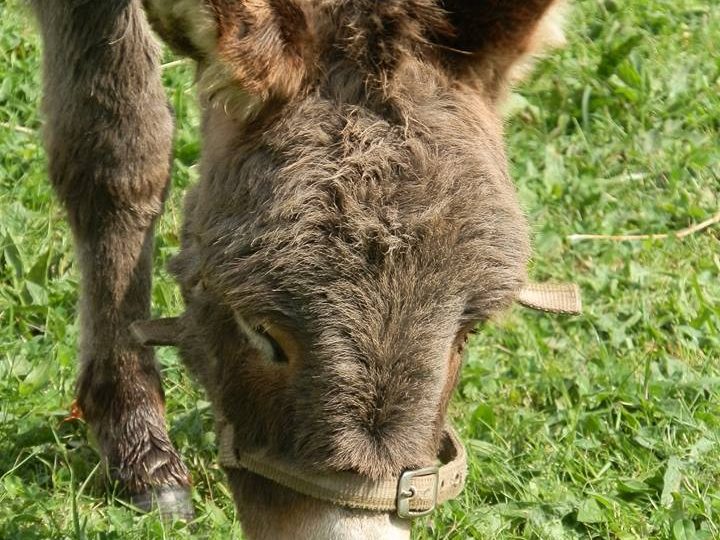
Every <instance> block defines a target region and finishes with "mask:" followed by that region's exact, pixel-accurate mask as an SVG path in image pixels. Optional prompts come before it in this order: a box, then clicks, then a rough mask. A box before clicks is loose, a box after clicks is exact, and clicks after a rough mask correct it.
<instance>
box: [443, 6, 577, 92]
mask: <svg viewBox="0 0 720 540" xmlns="http://www.w3.org/2000/svg"><path fill="white" fill-rule="evenodd" d="M440 5H441V6H442V7H443V8H444V9H445V10H446V12H447V14H448V18H449V21H450V23H451V25H452V27H453V30H454V31H453V33H452V35H451V36H449V37H442V38H441V42H440V44H441V45H442V46H444V47H445V48H446V51H447V52H446V58H445V59H446V61H447V62H448V65H449V66H450V68H451V69H452V70H454V71H455V72H456V73H457V74H458V75H459V76H460V77H461V78H476V79H480V82H481V83H482V84H483V85H485V86H486V87H487V88H488V89H489V90H490V91H491V92H493V93H497V92H499V91H500V90H501V88H502V87H503V85H504V84H505V83H506V82H508V81H512V80H513V79H516V78H518V76H519V75H521V74H522V72H523V71H524V68H525V67H526V65H527V62H528V60H529V59H531V58H532V56H533V55H537V54H538V53H540V52H541V51H542V50H543V49H544V48H545V47H548V46H557V45H560V44H562V43H563V33H562V19H563V17H562V14H563V12H564V9H563V8H564V5H565V2H564V0H440Z"/></svg>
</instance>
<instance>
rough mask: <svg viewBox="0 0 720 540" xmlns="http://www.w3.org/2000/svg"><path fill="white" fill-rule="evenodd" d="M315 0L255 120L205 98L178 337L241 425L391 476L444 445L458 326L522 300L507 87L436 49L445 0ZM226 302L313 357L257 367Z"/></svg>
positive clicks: (293, 454)
mask: <svg viewBox="0 0 720 540" xmlns="http://www.w3.org/2000/svg"><path fill="white" fill-rule="evenodd" d="M260 3H262V2H260ZM251 4H252V2H248V5H251ZM272 4H273V2H269V3H268V6H271V5H272ZM313 5H314V6H315V8H318V9H321V11H320V12H321V13H323V15H322V18H321V19H318V20H321V21H325V23H324V24H325V26H323V27H322V28H320V29H318V28H317V25H318V24H319V23H318V21H317V20H315V21H310V22H309V24H308V28H313V24H315V31H314V39H315V41H314V42H313V50H314V51H315V54H316V55H317V56H316V57H315V59H316V61H315V63H313V64H312V65H309V64H307V63H306V64H304V65H303V68H302V69H303V70H304V73H303V75H302V76H301V78H302V80H303V81H304V82H303V83H302V85H300V86H298V82H297V80H296V79H293V81H294V82H293V85H294V86H293V88H299V89H298V90H297V91H295V90H293V91H292V92H290V93H289V94H288V92H280V93H278V96H280V95H282V98H280V97H276V98H275V99H273V98H272V95H273V92H268V93H267V94H266V96H265V100H264V101H262V105H261V106H259V108H258V109H257V110H254V111H253V114H252V115H251V118H250V120H248V117H247V115H244V116H243V117H242V120H240V119H239V118H240V117H239V116H234V115H233V114H231V113H228V110H227V109H226V108H225V107H224V106H223V104H219V103H217V102H213V100H212V99H209V101H208V103H207V109H206V113H205V119H204V126H205V127H204V138H205V147H206V150H205V152H204V163H203V171H202V175H203V179H202V182H201V183H200V184H199V185H198V186H197V187H196V188H195V189H194V190H193V191H192V193H190V194H189V196H188V202H187V217H186V219H187V221H186V224H185V231H184V238H183V248H182V251H181V253H180V254H179V255H178V257H177V258H176V259H175V261H174V262H173V271H174V272H175V273H176V275H177V276H178V279H179V281H180V282H181V284H182V285H183V288H184V292H185V295H186V298H187V300H188V314H187V315H186V321H187V322H188V328H189V330H188V331H187V336H185V341H186V346H185V349H186V350H185V353H186V356H187V357H188V358H189V359H190V360H189V363H190V364H191V367H193V368H194V369H195V371H196V372H198V374H199V376H200V378H201V380H203V381H204V383H205V385H206V386H207V387H208V390H209V394H210V396H211V398H212V399H213V400H214V402H215V403H216V404H217V406H218V407H219V409H220V411H221V413H222V414H223V415H224V416H225V417H226V418H227V419H228V420H229V421H231V422H234V423H235V424H236V426H237V427H238V429H237V432H238V433H239V434H240V435H239V437H240V440H239V441H238V444H247V445H253V444H263V445H267V446H270V447H271V448H274V449H275V450H276V451H277V452H279V453H281V454H283V456H284V457H286V458H290V459H295V460H299V461H301V462H305V463H306V464H308V465H309V466H312V467H317V468H332V469H337V470H357V471H360V472H363V473H365V474H368V475H371V476H380V475H384V474H389V473H392V472H397V471H398V470H400V469H402V468H406V467H409V466H418V465H423V464H424V462H427V460H428V459H430V458H432V456H433V455H434V452H435V450H436V448H437V438H438V436H439V426H440V425H441V424H442V422H443V419H444V415H445V410H446V407H447V394H448V392H447V389H448V387H451V386H452V383H453V381H454V379H455V377H456V371H457V369H456V368H457V359H456V358H455V357H456V356H457V348H458V342H459V340H461V339H462V337H463V336H464V334H465V333H466V332H467V330H468V329H469V328H471V327H472V325H473V324H474V323H476V322H478V321H482V320H484V319H486V318H488V317H489V316H490V315H491V314H493V313H494V312H496V311H498V310H500V309H503V308H505V307H506V306H508V305H509V304H510V302H511V301H512V300H513V298H514V296H515V294H516V292H517V291H518V290H519V288H520V287H521V286H522V284H523V282H524V280H525V267H526V263H527V258H528V253H529V246H528V234H527V228H526V223H525V220H524V218H523V216H522V213H521V211H520V209H519V205H518V203H517V200H516V197H515V193H514V188H513V186H512V184H511V182H510V180H509V178H508V175H507V170H506V158H505V155H504V152H503V147H502V142H501V139H502V134H501V121H500V120H499V118H498V117H497V114H496V112H495V110H494V109H495V107H494V101H493V100H494V97H492V96H490V95H489V94H492V95H493V96H494V95H495V90H493V91H492V92H486V93H482V92H478V91H477V85H471V84H469V83H466V82H463V81H462V79H461V77H460V75H459V74H458V73H459V70H460V69H461V68H460V67H459V65H456V66H455V68H456V69H457V70H458V71H456V72H452V71H449V70H448V69H447V68H446V67H443V66H442V65H441V64H440V63H438V62H437V57H435V56H434V54H435V53H432V52H431V51H430V49H427V50H426V45H427V42H428V41H429V40H430V39H431V38H432V39H438V36H443V35H450V34H449V33H448V32H449V31H448V28H447V21H446V19H445V18H444V17H443V12H442V11H441V10H440V9H439V5H438V4H437V3H436V2H434V1H430V0H417V1H412V2H398V1H394V0H388V1H387V2H369V1H358V2H347V1H342V2H341V1H339V0H334V1H330V0H325V1H323V2H317V3H314V4H313ZM411 8H412V9H411ZM413 9H414V11H413ZM310 12H313V11H312V10H311V11H310ZM306 13H307V12H306ZM296 15H297V13H296V12H293V17H295V16H296ZM275 17H276V19H277V20H280V21H281V19H282V14H281V13H278V12H275ZM263 20H264V21H265V19H263ZM265 22H267V21H265ZM264 24H265V23H264ZM248 28H249V30H248V32H251V31H252V25H251V24H250V25H249V27H248ZM279 35H283V33H282V32H280V34H279ZM221 42H222V38H221ZM288 43H289V44H288V45H287V47H286V48H285V49H283V50H290V49H292V43H291V42H288ZM483 46H485V45H483ZM235 53H236V54H241V51H240V48H239V46H238V48H236V49H235ZM293 54H295V53H293ZM298 54H301V55H305V54H307V51H305V50H304V51H303V52H301V53H298ZM296 60H297V58H296V57H294V59H293V62H292V64H291V66H297V61H296ZM256 67H257V66H256ZM455 68H453V69H455ZM243 69H244V71H243V73H248V72H249V71H248V68H247V66H245V67H244V68H243ZM258 69H259V68H258ZM266 75H267V74H266ZM286 75H287V74H286ZM271 78H272V77H271ZM285 78H287V77H285ZM268 80H269V79H268ZM273 80H284V78H283V77H276V78H275V79H273ZM258 84H260V83H258ZM286 90H287V89H286ZM234 316H241V317H242V318H243V319H245V320H247V321H250V322H251V323H252V322H253V321H255V322H263V321H270V322H271V323H272V324H276V325H280V326H282V327H283V328H286V329H287V330H288V331H289V332H290V334H291V335H292V336H293V337H294V339H295V340H296V341H297V342H298V344H299V349H300V351H301V358H300V359H299V360H298V361H297V362H294V363H292V364H291V365H290V366H285V367H278V366H273V367H267V366H265V367H261V366H259V365H258V359H257V354H255V353H253V351H252V350H251V349H252V346H251V344H250V342H249V341H248V339H247V337H246V336H244V335H243V333H242V332H241V331H239V330H238V328H237V325H235V324H234V323H233V322H232V321H233V317H234ZM193 358H194V359H195V360H193Z"/></svg>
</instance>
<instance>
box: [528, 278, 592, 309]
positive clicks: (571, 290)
mask: <svg viewBox="0 0 720 540" xmlns="http://www.w3.org/2000/svg"><path fill="white" fill-rule="evenodd" d="M517 301H518V302H519V303H520V304H522V305H523V306H525V307H529V308H531V309H537V310H540V311H546V312H548V313H564V314H568V315H579V314H580V313H582V299H581V297H580V288H579V287H578V286H577V285H576V284H575V283H529V284H528V285H526V286H525V287H524V288H523V289H522V290H521V291H520V293H519V294H518V297H517Z"/></svg>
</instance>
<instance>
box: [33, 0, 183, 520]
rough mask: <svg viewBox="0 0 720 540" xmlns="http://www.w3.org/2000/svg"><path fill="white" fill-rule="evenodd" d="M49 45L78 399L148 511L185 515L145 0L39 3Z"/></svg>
mask: <svg viewBox="0 0 720 540" xmlns="http://www.w3.org/2000/svg"><path fill="white" fill-rule="evenodd" d="M33 5H34V7H35V10H36V13H37V16H38V19H39V21H40V25H41V29H42V35H43V41H44V72H45V79H44V80H45V99H44V109H45V117H46V129H45V137H46V147H47V152H48V157H49V164H50V165H49V166H50V178H51V180H52V183H53V185H54V187H55V190H56V192H57V194H58V196H59V197H60V199H61V200H62V201H63V203H64V205H65V207H66V209H67V213H68V216H69V220H70V224H71V227H72V231H73V235H74V238H75V244H76V250H77V255H78V259H79V262H80V270H81V274H82V292H81V304H82V310H81V345H80V351H81V373H80V378H79V382H78V399H79V403H80V406H81V407H82V410H83V412H84V415H85V418H86V419H87V421H88V423H89V424H90V426H91V428H92V430H93V431H94V433H95V435H96V437H97V439H98V441H99V443H100V446H101V450H102V452H103V455H104V458H105V459H106V460H107V463H108V465H109V467H110V469H111V471H112V473H113V475H114V476H115V477H116V478H117V479H118V480H119V482H120V485H121V487H122V488H123V489H124V490H125V492H126V493H127V494H128V495H130V496H131V497H132V498H133V500H135V501H136V503H137V504H138V505H140V506H145V507H149V504H150V501H151V500H152V498H153V496H155V497H157V499H158V502H159V504H160V506H161V511H164V512H165V513H170V514H182V515H187V513H188V512H191V507H190V506H189V497H188V493H189V490H188V485H189V479H188V471H187V469H186V468H185V466H184V465H183V463H182V461H181V459H180V457H179V456H178V454H177V452H176V451H175V449H174V448H173V446H172V443H171V442H170V440H169V438H168V434H167V431H166V428H165V420H164V404H163V403H164V402H163V392H162V387H161V382H160V376H159V373H158V369H157V366H156V364H155V360H154V357H153V353H152V351H151V350H149V349H146V348H144V347H141V346H139V345H137V344H135V343H134V342H133V340H132V338H131V337H130V333H129V330H128V327H129V325H130V324H131V323H132V322H133V321H135V320H138V319H147V318H148V316H149V305H150V287H151V265H152V261H151V256H152V253H151V252H152V244H153V226H154V223H155V220H156V218H157V216H158V215H159V214H160V212H161V210H162V205H163V199H164V197H165V192H166V188H167V183H168V178H169V168H170V152H171V138H172V119H171V114H170V111H169V110H168V107H167V105H166V100H165V96H164V94H163V90H162V86H161V84H160V76H159V64H158V54H159V51H158V48H157V46H156V44H155V43H154V41H153V40H152V38H151V36H150V34H149V31H148V28H147V25H146V22H145V19H144V15H143V13H142V10H141V7H140V2H139V0H103V1H101V2H99V1H92V0H91V1H86V0H62V1H59V0H34V3H33Z"/></svg>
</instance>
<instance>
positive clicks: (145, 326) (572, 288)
mask: <svg viewBox="0 0 720 540" xmlns="http://www.w3.org/2000/svg"><path fill="white" fill-rule="evenodd" d="M517 302H518V303H519V304H522V305H523V306H525V307H528V308H531V309H535V310H538V311H544V312H546V313H558V314H565V315H579V314H580V313H582V300H581V295H580V289H579V288H578V286H577V285H576V284H574V283H529V284H528V285H526V286H525V287H523V288H522V289H521V290H520V292H519V293H518V296H517ZM179 325H180V320H179V319H178V318H177V317H169V318H166V319H154V320H151V321H136V322H134V323H132V324H131V325H130V330H131V332H132V334H133V336H134V337H135V340H136V341H137V342H138V343H139V344H140V345H145V346H148V347H158V346H164V345H177V343H178V338H179V333H180V332H179Z"/></svg>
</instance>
